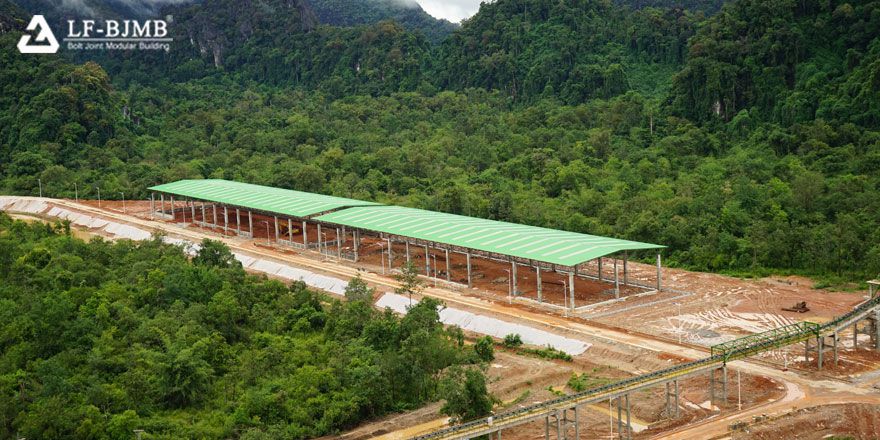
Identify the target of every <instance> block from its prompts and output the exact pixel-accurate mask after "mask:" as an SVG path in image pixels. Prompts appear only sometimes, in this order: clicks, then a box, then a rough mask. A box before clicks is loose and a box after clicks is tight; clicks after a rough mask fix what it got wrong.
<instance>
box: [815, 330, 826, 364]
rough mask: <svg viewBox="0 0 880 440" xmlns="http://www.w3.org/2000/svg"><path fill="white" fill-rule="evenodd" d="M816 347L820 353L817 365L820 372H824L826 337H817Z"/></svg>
mask: <svg viewBox="0 0 880 440" xmlns="http://www.w3.org/2000/svg"><path fill="white" fill-rule="evenodd" d="M816 347H817V348H818V350H819V353H818V356H817V357H818V362H817V365H818V368H819V370H822V364H823V361H824V360H825V359H824V358H825V338H824V337H822V336H818V337H816Z"/></svg>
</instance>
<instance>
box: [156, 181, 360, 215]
mask: <svg viewBox="0 0 880 440" xmlns="http://www.w3.org/2000/svg"><path fill="white" fill-rule="evenodd" d="M150 190H151V191H157V192H163V193H166V194H174V195H178V196H183V197H191V198H194V199H199V200H205V201H209V202H217V203H223V204H227V205H234V206H240V207H242V208H248V209H253V210H257V211H264V212H269V213H277V214H281V215H289V216H294V217H307V216H310V215H314V214H320V213H323V212H328V211H333V210H336V209H342V208H347V207H351V206H373V205H377V203H374V202H365V201H362V200H354V199H346V198H342V197H333V196H325V195H322V194H313V193H307V192H301V191H293V190H289V189H281V188H272V187H268V186H260V185H252V184H250V183H241V182H232V181H229V180H220V179H206V180H180V181H177V182H172V183H166V184H164V185H158V186H153V187H151V188H150Z"/></svg>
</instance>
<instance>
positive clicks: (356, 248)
mask: <svg viewBox="0 0 880 440" xmlns="http://www.w3.org/2000/svg"><path fill="white" fill-rule="evenodd" d="M352 234H353V235H354V261H355V263H357V261H358V253H359V252H360V247H361V233H360V231H358V230H357V229H355V230H354V232H352Z"/></svg>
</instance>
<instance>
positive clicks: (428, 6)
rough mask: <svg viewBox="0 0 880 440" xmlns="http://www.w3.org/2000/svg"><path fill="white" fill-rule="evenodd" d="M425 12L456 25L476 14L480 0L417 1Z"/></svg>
mask: <svg viewBox="0 0 880 440" xmlns="http://www.w3.org/2000/svg"><path fill="white" fill-rule="evenodd" d="M418 1H419V4H421V5H422V8H423V9H424V10H425V12H427V13H429V14H431V15H433V16H434V17H437V18H445V19H447V20H449V21H451V22H453V23H457V22H459V21H461V20H464V19H465V18H469V17H470V16H472V15H474V14H476V13H477V10H479V9H480V1H481V0H418Z"/></svg>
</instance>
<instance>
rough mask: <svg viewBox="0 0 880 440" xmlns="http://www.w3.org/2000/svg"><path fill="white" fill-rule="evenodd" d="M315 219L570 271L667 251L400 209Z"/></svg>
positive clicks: (377, 208) (347, 212) (647, 245)
mask: <svg viewBox="0 0 880 440" xmlns="http://www.w3.org/2000/svg"><path fill="white" fill-rule="evenodd" d="M315 219H316V220H320V221H324V222H328V223H334V224H338V225H345V226H349V227H354V228H360V229H367V230H372V231H378V232H384V233H387V234H393V235H399V236H404V237H411V238H415V239H419V240H425V241H430V242H434V243H443V244H448V245H451V246H458V247H463V248H469V249H475V250H480V251H484V252H492V253H496V254H502V255H510V256H514V257H519V258H525V259H530V260H536V261H541V262H545V263H551V264H559V265H564V266H575V265H577V264H580V263H583V262H585V261H590V260H592V259H594V258H598V257H602V256H605V255H609V254H613V253H616V252H620V251H624V250H637V249H661V248H664V247H665V246H660V245H656V244H650V243H640V242H637V241H628V240H619V239H616V238H607V237H599V236H595V235H587V234H579V233H576V232H566V231H557V230H555V229H547V228H540V227H536V226H526V225H520V224H515V223H506V222H499V221H494V220H485V219H480V218H473V217H465V216H461V215H454V214H444V213H439V212H433V211H425V210H421V209H413V208H404V207H399V206H370V207H356V208H349V209H344V210H341V211H337V212H332V213H329V214H325V215H322V216H319V217H316V218H315Z"/></svg>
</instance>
